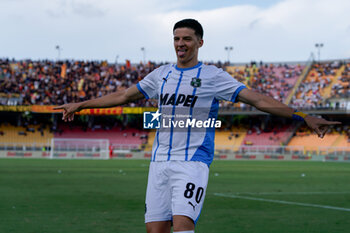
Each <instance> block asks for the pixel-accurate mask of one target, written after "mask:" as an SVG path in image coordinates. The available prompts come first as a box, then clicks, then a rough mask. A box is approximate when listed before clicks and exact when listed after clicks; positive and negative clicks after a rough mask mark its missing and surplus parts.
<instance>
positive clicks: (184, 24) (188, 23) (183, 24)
mask: <svg viewBox="0 0 350 233" xmlns="http://www.w3.org/2000/svg"><path fill="white" fill-rule="evenodd" d="M177 28H191V29H193V30H194V34H195V35H196V36H198V37H199V38H201V39H202V38H203V27H202V25H201V24H200V23H199V22H198V21H197V20H195V19H183V20H180V21H179V22H177V23H176V24H175V25H174V29H173V32H174V31H175V29H177Z"/></svg>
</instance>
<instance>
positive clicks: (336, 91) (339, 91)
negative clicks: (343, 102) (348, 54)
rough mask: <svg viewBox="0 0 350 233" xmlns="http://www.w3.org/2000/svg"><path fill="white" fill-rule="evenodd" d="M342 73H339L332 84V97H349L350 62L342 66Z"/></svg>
mask: <svg viewBox="0 0 350 233" xmlns="http://www.w3.org/2000/svg"><path fill="white" fill-rule="evenodd" d="M340 72H341V75H337V77H338V78H337V79H336V80H335V83H334V84H333V85H332V87H331V88H332V90H331V95H330V96H331V97H335V98H348V97H349V96H350V88H349V86H350V63H347V64H345V65H343V66H342V69H340Z"/></svg>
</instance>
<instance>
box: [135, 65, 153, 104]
mask: <svg viewBox="0 0 350 233" xmlns="http://www.w3.org/2000/svg"><path fill="white" fill-rule="evenodd" d="M158 72H159V69H155V70H153V71H152V72H151V73H149V74H148V75H146V77H144V78H143V79H142V80H141V81H140V82H139V83H137V84H136V87H137V89H139V91H140V92H141V93H142V94H143V95H144V96H145V98H146V99H153V98H157V96H158Z"/></svg>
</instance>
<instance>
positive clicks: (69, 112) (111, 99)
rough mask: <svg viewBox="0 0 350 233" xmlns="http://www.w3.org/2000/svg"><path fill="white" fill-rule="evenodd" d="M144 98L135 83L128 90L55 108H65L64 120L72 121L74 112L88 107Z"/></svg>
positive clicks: (105, 106)
mask: <svg viewBox="0 0 350 233" xmlns="http://www.w3.org/2000/svg"><path fill="white" fill-rule="evenodd" d="M141 98H144V95H143V94H142V93H141V92H140V91H139V90H138V89H137V87H136V86H135V85H134V86H132V87H130V88H128V89H126V90H123V91H117V92H114V93H111V94H109V95H105V96H102V97H100V98H96V99H91V100H87V101H84V102H79V103H69V104H63V105H61V106H58V107H55V108H54V109H63V117H62V119H63V120H64V121H72V120H73V119H74V113H75V112H78V111H80V110H82V109H86V108H109V107H115V106H118V105H123V104H126V103H128V102H130V101H134V100H137V99H141Z"/></svg>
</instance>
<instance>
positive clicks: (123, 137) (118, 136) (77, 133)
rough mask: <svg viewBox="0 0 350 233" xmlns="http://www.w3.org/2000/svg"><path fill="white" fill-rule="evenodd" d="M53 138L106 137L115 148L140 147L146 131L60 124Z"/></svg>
mask: <svg viewBox="0 0 350 233" xmlns="http://www.w3.org/2000/svg"><path fill="white" fill-rule="evenodd" d="M54 137H55V138H66V139H67V138H71V139H74V138H81V139H108V140H109V142H110V145H112V147H113V148H115V149H141V146H142V144H144V143H145V140H146V137H148V132H146V131H143V130H137V129H132V128H127V129H122V128H120V127H116V128H113V129H107V130H106V129H102V128H101V127H100V126H96V125H95V126H94V127H93V128H87V129H85V130H83V129H81V128H78V127H72V128H69V127H67V126H61V127H60V130H59V132H56V133H55V134H54Z"/></svg>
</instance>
